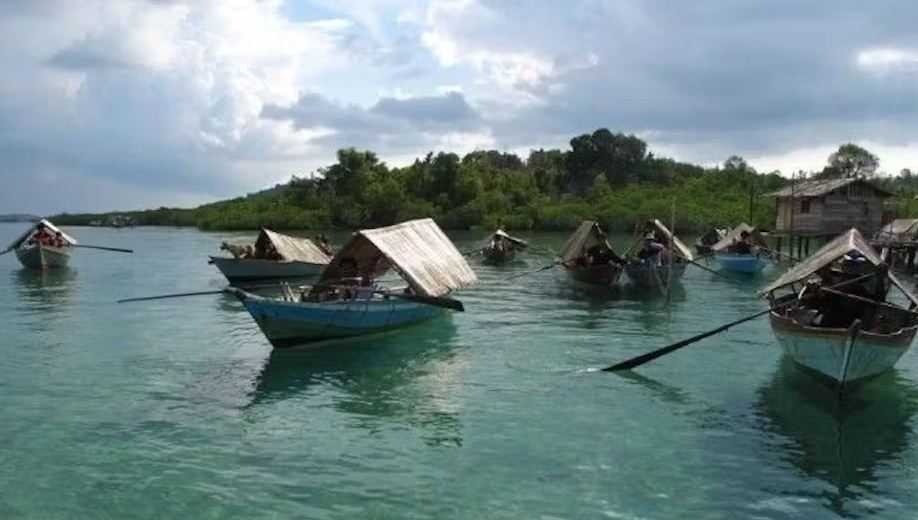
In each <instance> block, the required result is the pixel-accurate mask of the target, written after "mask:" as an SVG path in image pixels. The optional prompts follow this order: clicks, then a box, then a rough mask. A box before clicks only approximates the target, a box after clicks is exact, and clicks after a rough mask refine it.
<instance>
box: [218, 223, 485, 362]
mask: <svg viewBox="0 0 918 520" xmlns="http://www.w3.org/2000/svg"><path fill="white" fill-rule="evenodd" d="M390 270H394V271H395V272H396V273H398V275H399V276H401V278H402V279H403V280H404V282H406V283H407V287H401V288H385V287H381V286H379V285H377V284H376V283H375V281H376V280H378V279H379V277H380V276H382V275H384V274H385V273H387V272H389V271H390ZM477 281H478V279H477V278H476V276H475V273H474V272H473V271H472V269H471V267H469V265H468V263H467V262H466V261H465V258H464V257H463V256H462V254H460V253H459V251H457V250H456V247H455V246H454V245H453V243H452V242H451V241H450V240H449V238H447V237H446V235H445V234H444V233H443V231H442V230H441V229H440V228H439V227H438V226H437V224H436V223H434V221H433V220H432V219H421V220H412V221H408V222H403V223H401V224H396V225H394V226H388V227H384V228H378V229H367V230H361V231H358V232H357V233H355V234H354V236H353V238H351V240H350V241H349V242H348V243H347V244H345V246H344V247H342V248H341V250H340V251H339V252H338V254H336V255H335V257H334V258H333V259H332V260H331V262H330V263H329V264H328V265H327V266H326V267H325V269H324V270H323V271H322V275H321V277H320V279H319V281H318V283H316V285H314V286H312V287H305V288H300V289H298V290H293V289H292V288H290V286H288V285H284V286H282V287H283V289H284V295H283V296H282V297H280V298H266V297H262V296H258V295H255V294H252V293H250V292H248V291H244V290H242V289H239V288H230V289H228V291H229V292H231V293H232V294H235V295H236V297H238V298H239V300H240V301H242V304H243V305H244V306H245V308H246V310H247V311H249V314H251V315H252V318H253V319H254V320H255V322H256V323H257V324H258V327H259V328H260V329H261V331H262V332H263V333H264V335H265V337H267V338H268V341H270V342H271V344H272V345H273V346H274V347H276V348H290V347H300V346H301V347H313V346H318V345H320V344H323V343H325V342H327V341H329V340H337V339H342V338H349V337H354V336H363V335H366V334H373V333H379V332H385V331H389V330H392V329H397V328H400V327H405V326H408V325H412V324H415V323H420V322H422V321H426V320H429V319H432V318H436V317H438V316H441V315H442V314H443V313H444V312H446V310H447V309H452V310H457V311H462V310H463V306H462V303H461V302H459V301H458V300H455V299H453V298H451V297H449V294H450V292H451V291H453V290H454V289H459V288H462V287H468V286H470V285H472V284H474V283H475V282H477Z"/></svg>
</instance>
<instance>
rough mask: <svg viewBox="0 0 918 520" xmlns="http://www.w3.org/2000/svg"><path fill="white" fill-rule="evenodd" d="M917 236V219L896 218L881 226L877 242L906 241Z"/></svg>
mask: <svg viewBox="0 0 918 520" xmlns="http://www.w3.org/2000/svg"><path fill="white" fill-rule="evenodd" d="M916 234H918V218H897V219H896V220H893V221H892V222H890V223H889V224H886V225H885V226H883V228H882V229H880V231H879V232H878V233H877V236H876V239H877V240H908V239H910V238H913V237H914V236H915V235H916Z"/></svg>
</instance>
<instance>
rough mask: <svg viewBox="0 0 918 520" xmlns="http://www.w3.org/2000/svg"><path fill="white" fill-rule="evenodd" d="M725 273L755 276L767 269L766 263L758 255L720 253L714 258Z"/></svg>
mask: <svg viewBox="0 0 918 520" xmlns="http://www.w3.org/2000/svg"><path fill="white" fill-rule="evenodd" d="M714 258H716V259H717V261H718V263H720V267H721V268H723V270H724V271H732V272H734V273H749V274H755V273H758V272H761V271H762V269H765V266H766V265H767V263H766V261H765V260H764V259H762V258H761V257H759V256H758V255H737V254H731V253H718V254H716V255H715V256H714Z"/></svg>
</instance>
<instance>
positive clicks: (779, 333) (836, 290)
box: [762, 229, 918, 387]
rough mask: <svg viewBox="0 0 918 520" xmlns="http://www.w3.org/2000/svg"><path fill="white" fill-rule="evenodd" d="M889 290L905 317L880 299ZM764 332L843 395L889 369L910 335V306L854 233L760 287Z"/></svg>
mask: <svg viewBox="0 0 918 520" xmlns="http://www.w3.org/2000/svg"><path fill="white" fill-rule="evenodd" d="M891 286H895V287H896V288H898V289H899V290H900V291H901V292H902V294H903V295H904V296H905V299H906V300H908V301H909V304H910V307H909V308H908V309H906V308H904V307H902V306H900V305H897V304H895V303H892V302H891V301H890V300H889V299H888V298H887V293H888V292H889V289H890V287H891ZM762 294H764V295H767V297H768V301H769V304H770V306H771V312H770V314H769V315H770V319H771V328H772V331H773V332H774V335H775V337H776V338H777V340H778V343H779V344H780V345H781V348H782V350H783V351H784V353H785V355H787V356H789V357H790V358H791V359H793V360H794V362H795V363H796V364H797V365H799V366H801V367H804V368H806V369H808V370H809V371H811V372H814V373H816V374H818V375H820V376H821V378H822V379H827V380H829V381H831V382H832V383H834V384H836V385H838V386H840V387H843V386H844V385H846V384H849V383H852V382H857V381H861V380H864V379H867V378H869V377H873V376H876V375H879V374H882V373H883V372H886V371H887V370H889V369H891V368H892V367H893V366H894V365H895V364H896V362H897V361H898V360H899V358H901V357H902V355H903V354H905V352H906V351H907V350H908V349H909V347H910V346H911V344H912V339H914V337H915V331H916V329H918V315H916V314H915V312H913V310H912V309H914V308H915V307H916V306H918V299H916V297H915V296H914V295H913V294H912V293H911V292H910V291H909V290H908V289H906V288H905V286H904V285H903V284H902V282H901V281H899V279H898V278H896V276H895V275H893V274H892V273H891V272H889V269H888V268H887V266H886V264H884V263H883V261H882V260H881V258H880V255H879V254H877V252H876V251H875V250H874V249H873V248H871V247H870V246H869V245H868V244H867V241H866V240H864V237H863V236H861V234H860V233H859V232H858V231H857V230H856V229H851V230H849V231H848V232H846V233H844V234H842V235H841V236H839V237H837V238H835V239H834V240H832V241H831V242H829V243H828V244H826V245H825V246H823V247H822V248H821V249H820V250H819V251H817V252H816V253H815V254H814V255H813V256H811V257H809V258H807V259H806V260H804V261H803V262H801V263H799V264H797V265H796V266H795V267H794V268H792V269H790V270H789V271H788V272H786V273H784V274H783V275H782V276H781V277H780V278H778V280H776V281H775V282H774V283H772V284H770V285H769V286H768V287H766V288H765V289H764V290H763V291H762Z"/></svg>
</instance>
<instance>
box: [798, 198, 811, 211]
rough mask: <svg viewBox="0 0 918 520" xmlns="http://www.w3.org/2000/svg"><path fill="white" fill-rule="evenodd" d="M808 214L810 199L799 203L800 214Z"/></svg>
mask: <svg viewBox="0 0 918 520" xmlns="http://www.w3.org/2000/svg"><path fill="white" fill-rule="evenodd" d="M809 212H810V199H803V200H801V201H800V213H809Z"/></svg>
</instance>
